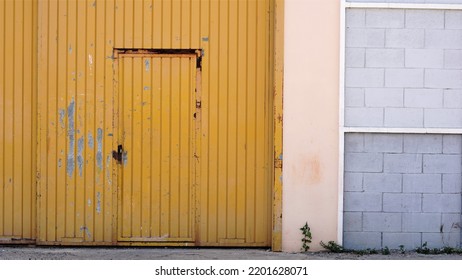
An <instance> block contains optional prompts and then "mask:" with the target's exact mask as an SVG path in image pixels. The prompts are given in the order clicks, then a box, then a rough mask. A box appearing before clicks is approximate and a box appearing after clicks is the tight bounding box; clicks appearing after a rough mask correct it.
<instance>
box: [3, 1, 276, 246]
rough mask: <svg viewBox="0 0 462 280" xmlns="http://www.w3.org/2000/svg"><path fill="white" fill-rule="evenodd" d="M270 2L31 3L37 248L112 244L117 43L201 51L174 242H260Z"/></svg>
mask: <svg viewBox="0 0 462 280" xmlns="http://www.w3.org/2000/svg"><path fill="white" fill-rule="evenodd" d="M8 5H9V4H6V6H8ZM272 5H273V4H272V1H270V0H254V1H244V0H242V1H237V0H236V1H233V0H229V1H218V0H210V1H205V0H204V1H199V0H190V1H179V0H178V1H160V0H144V1H142V0H139V1H128V0H127V1H123V0H118V1H114V0H106V1H94V0H90V1H83V0H81V1H71V0H68V1H64V0H63V1H58V0H43V1H39V2H38V140H39V146H38V159H37V164H38V174H37V175H38V177H39V180H38V196H39V200H38V241H39V243H41V244H48V243H49V244H115V242H117V239H118V234H117V228H118V214H117V209H118V207H121V205H118V196H117V195H118V193H120V192H121V191H122V188H123V187H124V186H123V184H124V183H123V182H122V183H121V185H122V186H121V185H118V184H117V182H118V181H117V176H120V175H121V174H120V170H119V167H117V165H116V164H115V163H114V160H113V158H112V151H113V150H115V149H117V145H118V141H119V140H118V139H117V135H118V133H119V131H118V128H119V123H120V122H121V115H120V112H118V111H119V107H118V105H117V104H118V103H117V101H116V100H115V98H116V95H115V94H116V92H115V89H116V88H117V83H118V82H120V81H118V77H117V76H115V74H114V73H115V72H117V71H120V63H116V60H117V59H119V58H115V57H114V52H113V50H114V49H124V48H125V49H200V50H202V52H203V56H202V70H201V76H202V78H201V83H200V85H197V87H201V95H202V106H201V122H200V141H199V142H198V143H200V147H198V150H200V153H199V154H198V155H195V156H196V158H197V161H198V168H197V170H196V171H195V173H194V176H197V177H198V178H199V180H198V183H197V186H195V201H194V205H195V206H196V209H195V213H194V215H195V220H194V226H195V228H194V230H195V232H194V235H195V240H194V242H191V243H185V245H204V246H214V245H220V246H269V245H270V244H271V193H272V187H271V186H272V182H273V177H272V98H270V97H271V96H272V95H271V94H272V86H271V85H272V82H271V79H270V77H271V75H270V74H271V70H272V64H271V61H272V60H271V59H270V41H271V39H272V35H271V30H270V20H271V18H270V17H271V15H272V13H271V9H272ZM5 30H6V29H5ZM0 32H1V31H0ZM5 32H8V31H5ZM31 45H33V44H32V43H31ZM9 92H10V91H9ZM118 94H123V93H120V92H119V93H118ZM7 99H8V98H6V99H5V100H7ZM12 108H14V106H12ZM4 123H5V124H7V122H4ZM32 137H33V136H32ZM5 150H7V149H5ZM21 151H22V150H21ZM128 152H129V153H130V151H128ZM24 156H25V153H24ZM6 171H9V170H8V169H5V172H6ZM9 172H10V171H9ZM5 213H6V212H5ZM131 244H135V243H131Z"/></svg>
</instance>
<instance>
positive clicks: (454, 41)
mask: <svg viewBox="0 0 462 280" xmlns="http://www.w3.org/2000/svg"><path fill="white" fill-rule="evenodd" d="M461 45H462V30H444V29H426V30H425V48H429V49H459V48H460V46H461Z"/></svg>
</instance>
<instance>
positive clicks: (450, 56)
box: [444, 50, 462, 70]
mask: <svg viewBox="0 0 462 280" xmlns="http://www.w3.org/2000/svg"><path fill="white" fill-rule="evenodd" d="M444 68H447V69H459V70H460V69H462V50H444Z"/></svg>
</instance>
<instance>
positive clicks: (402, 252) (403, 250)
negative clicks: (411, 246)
mask: <svg viewBox="0 0 462 280" xmlns="http://www.w3.org/2000/svg"><path fill="white" fill-rule="evenodd" d="M399 252H400V253H401V254H404V253H406V249H404V245H399Z"/></svg>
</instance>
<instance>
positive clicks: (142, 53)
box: [112, 49, 202, 246]
mask: <svg viewBox="0 0 462 280" xmlns="http://www.w3.org/2000/svg"><path fill="white" fill-rule="evenodd" d="M127 57H131V58H134V57H138V58H143V57H149V58H155V57H164V58H165V57H170V58H181V57H183V58H184V57H189V58H196V75H195V85H194V86H195V93H196V100H195V106H194V108H195V117H193V116H191V118H193V121H194V125H193V132H192V135H193V137H194V139H193V143H194V144H193V147H194V149H193V158H194V160H193V168H192V172H193V174H191V175H192V176H193V183H192V185H191V186H190V187H191V198H190V199H191V211H192V213H191V219H192V221H191V227H192V240H191V241H184V240H183V239H181V240H174V239H169V240H167V241H162V240H161V239H160V238H131V239H125V238H123V237H121V236H119V235H120V234H119V233H120V219H121V218H122V216H121V215H122V212H121V211H122V209H121V207H120V205H119V202H120V198H121V197H120V196H121V193H122V187H123V184H122V182H121V176H120V175H121V174H122V172H123V171H122V167H121V166H120V164H118V163H117V161H115V160H113V161H112V169H113V182H115V184H116V186H115V187H114V195H113V209H114V210H113V224H112V229H113V230H112V232H113V238H112V240H113V242H114V243H116V244H118V245H133V246H196V245H197V244H198V242H199V241H198V240H199V239H200V238H199V234H198V229H199V221H200V217H199V216H200V215H199V211H198V209H199V199H198V198H199V194H198V192H199V184H200V181H199V180H200V178H199V175H200V163H199V155H200V139H201V138H200V132H201V106H200V104H201V72H202V66H201V60H202V50H196V49H173V50H172V49H114V54H113V59H114V64H113V65H114V67H113V71H114V107H113V108H114V114H113V117H114V120H113V121H114V135H116V136H115V137H113V149H114V151H116V150H117V147H118V145H119V144H120V143H119V142H120V139H121V138H120V137H121V129H120V127H121V126H120V123H121V121H122V120H121V116H120V109H121V108H120V107H121V104H120V103H121V98H122V96H123V95H122V94H121V93H119V70H120V69H119V63H118V61H119V59H122V58H127ZM122 117H123V116H122Z"/></svg>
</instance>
